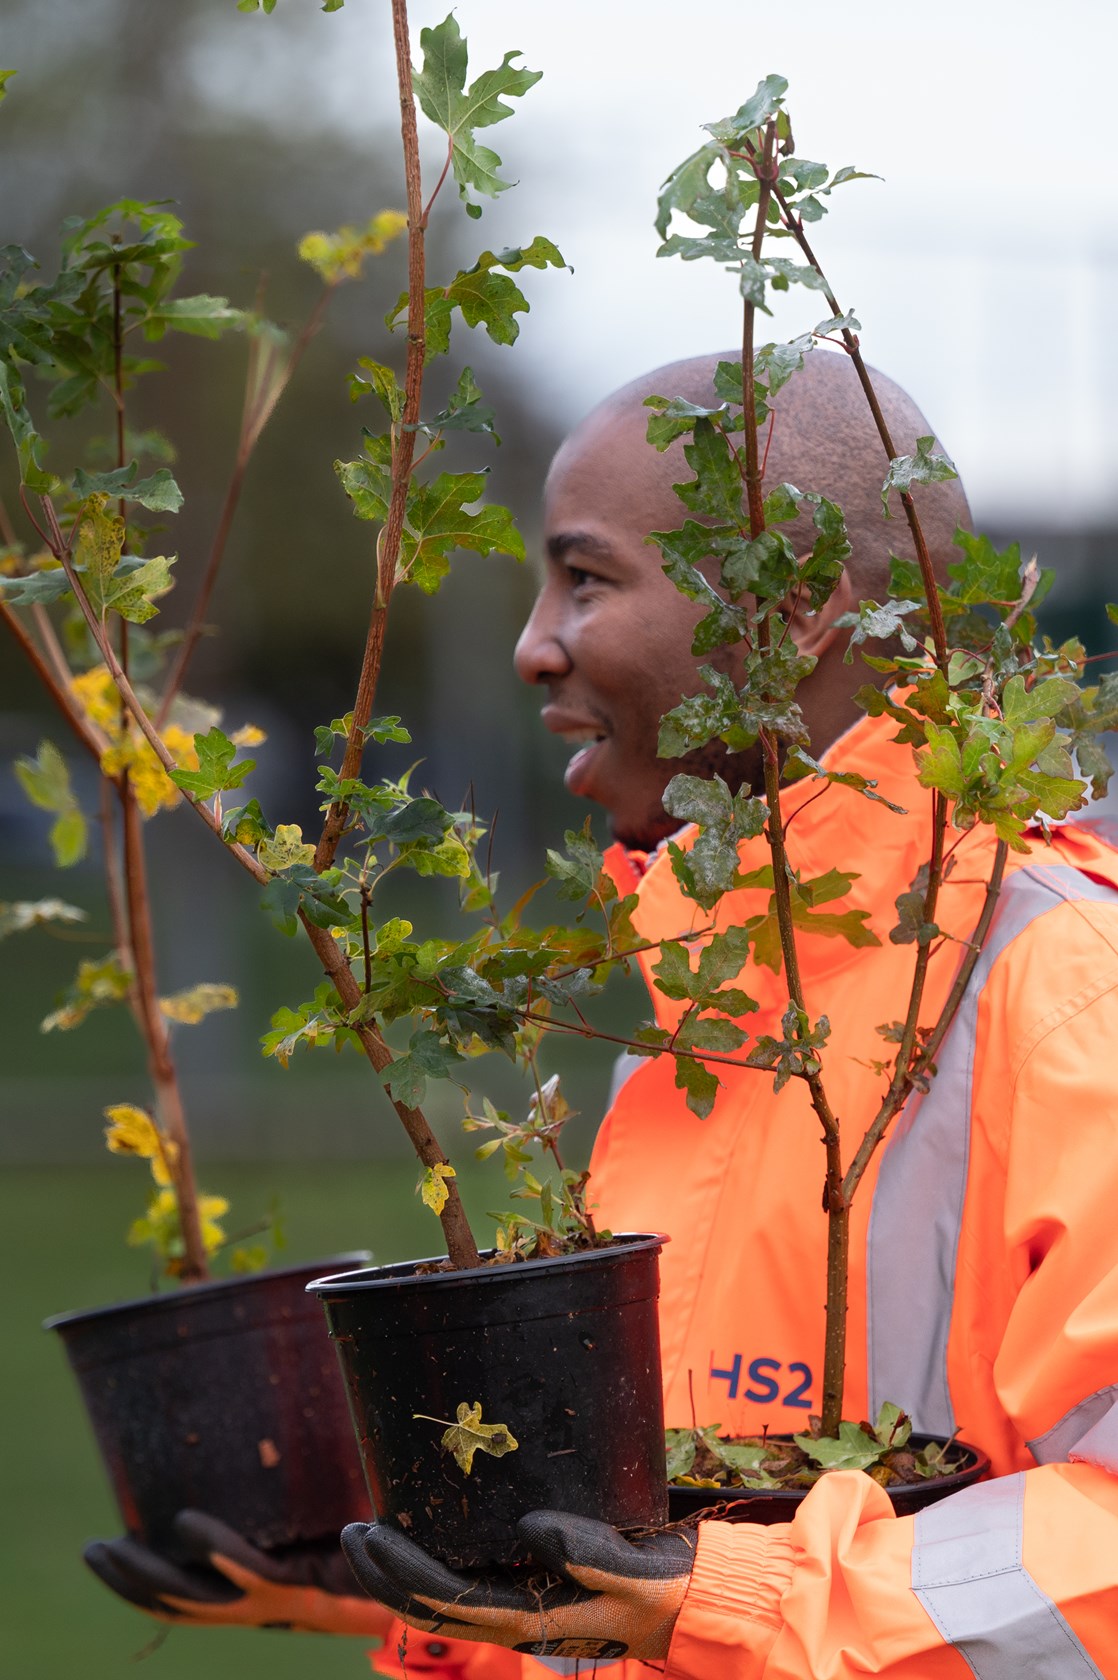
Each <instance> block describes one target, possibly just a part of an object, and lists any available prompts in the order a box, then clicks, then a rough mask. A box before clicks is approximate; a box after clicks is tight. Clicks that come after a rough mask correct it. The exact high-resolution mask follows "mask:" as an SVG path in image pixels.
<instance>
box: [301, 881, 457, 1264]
mask: <svg viewBox="0 0 1118 1680" xmlns="http://www.w3.org/2000/svg"><path fill="white" fill-rule="evenodd" d="M299 919H300V921H301V922H302V924H303V927H304V929H305V930H306V934H307V937H308V939H309V940H310V942H311V945H312V946H313V947H314V951H315V955H316V956H317V957H318V959H319V961H320V962H321V964H322V969H323V973H324V974H325V975H326V977H327V979H328V980H329V981H330V982H331V984H332V985H333V987H334V990H335V991H336V992H337V994H338V997H339V998H340V1000H341V1003H342V1007H343V1008H344V1009H345V1010H346V1011H347V1013H348V1014H350V1015H352V1014H353V1012H354V1011H355V1010H356V1009H357V1008H358V1006H359V1005H360V1003H361V999H362V992H361V988H360V987H359V986H358V984H357V981H356V979H355V978H354V975H353V970H352V969H351V968H350V966H349V962H348V959H347V958H346V956H345V954H344V953H343V952H342V951H341V950H340V949H339V947H338V942H337V940H336V939H334V938H333V937H332V936H331V935H330V934H329V933H328V932H327V931H326V929H324V928H319V927H315V925H314V923H313V922H310V921H308V920H307V918H306V917H305V916H304V915H303V913H302V911H300V913H299ZM349 1024H350V1025H351V1026H352V1029H353V1031H354V1032H355V1033H356V1034H357V1036H358V1038H359V1039H360V1041H361V1048H362V1049H363V1050H364V1052H365V1055H366V1056H367V1057H368V1059H369V1061H370V1062H371V1064H372V1066H373V1069H374V1070H375V1072H376V1073H378V1074H382V1073H384V1072H385V1070H386V1069H387V1068H388V1066H389V1065H390V1063H391V1062H392V1061H393V1059H394V1058H393V1055H392V1052H391V1050H390V1049H389V1048H388V1045H387V1044H386V1043H385V1042H384V1039H383V1037H382V1036H381V1032H380V1029H379V1027H378V1026H377V1025H376V1023H375V1022H373V1021H351V1022H350V1023H349ZM389 1101H390V1102H391V1104H392V1106H393V1108H394V1109H395V1110H396V1113H397V1115H398V1117H399V1119H400V1121H401V1123H402V1125H403V1127H404V1130H405V1132H406V1133H407V1134H408V1137H409V1139H410V1141H411V1145H412V1148H413V1149H414V1150H415V1153H416V1154H417V1155H418V1157H419V1159H420V1161H421V1162H422V1163H423V1165H424V1166H425V1167H434V1166H439V1165H443V1166H445V1165H448V1164H449V1163H448V1162H447V1158H446V1155H445V1154H444V1153H443V1151H442V1149H441V1148H440V1146H439V1142H438V1139H437V1138H436V1137H435V1134H434V1133H433V1132H432V1130H431V1128H430V1126H429V1125H428V1123H427V1119H426V1116H425V1115H424V1114H422V1113H421V1111H420V1110H419V1109H418V1108H409V1107H408V1105H407V1104H406V1103H402V1102H397V1100H396V1098H395V1097H393V1096H392V1095H391V1093H389ZM445 1186H446V1191H447V1199H446V1203H445V1205H444V1207H443V1211H442V1213H440V1215H439V1220H440V1223H441V1224H442V1228H443V1235H444V1237H445V1238H446V1246H447V1253H448V1254H449V1256H450V1258H451V1260H452V1261H453V1262H454V1265H455V1266H456V1267H458V1268H460V1269H462V1270H467V1269H469V1268H471V1267H474V1266H479V1265H480V1264H481V1257H480V1255H479V1254H478V1251H477V1244H476V1242H475V1241H474V1235H473V1232H472V1231H471V1230H470V1225H469V1221H468V1220H467V1218H466V1210H465V1208H464V1207H463V1206H462V1200H461V1197H460V1196H459V1194H458V1187H457V1185H456V1184H455V1182H454V1180H453V1179H447V1180H445Z"/></svg>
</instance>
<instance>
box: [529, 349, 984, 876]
mask: <svg viewBox="0 0 1118 1680" xmlns="http://www.w3.org/2000/svg"><path fill="white" fill-rule="evenodd" d="M731 359H733V358H731V357H728V356H727V357H719V356H704V357H700V358H696V359H694V360H691V361H686V362H675V363H673V364H671V365H670V366H668V367H663V368H659V369H657V370H656V371H655V372H654V373H650V374H648V375H647V376H646V377H645V378H643V379H638V380H636V381H635V382H634V383H633V384H631V385H627V386H625V388H624V389H623V390H621V391H618V392H617V393H616V394H615V395H614V396H612V397H610V398H608V399H607V400H606V401H605V402H604V403H602V404H600V405H599V407H598V408H596V409H595V410H594V411H593V413H591V414H590V415H588V417H587V418H586V419H585V420H584V421H583V422H582V424H581V425H580V426H579V427H577V429H576V430H575V431H574V432H572V434H571V436H570V437H569V438H568V439H567V441H566V442H565V443H564V445H563V447H562V448H561V449H560V451H559V453H558V454H557V455H556V457H555V460H554V462H553V464H552V468H551V471H550V473H549V474H548V480H547V487H546V492H545V497H544V542H545V568H544V576H543V581H542V583H541V586H540V592H539V595H538V596H537V599H536V603H535V606H534V607H533V609H532V613H531V617H530V618H529V620H528V623H527V624H526V625H525V627H524V631H523V634H522V635H521V637H520V641H519V643H518V644H517V652H516V665H517V670H518V671H519V673H520V675H521V676H522V677H523V678H524V680H525V681H526V682H531V683H536V684H539V685H541V686H542V687H544V688H546V690H547V700H546V703H545V705H544V707H543V719H544V722H545V724H546V725H547V727H548V728H549V729H550V730H552V731H553V733H555V734H557V735H560V736H562V738H563V739H564V740H565V741H567V742H568V743H569V744H570V745H571V746H572V747H573V748H574V749H575V750H574V755H573V757H572V758H571V760H570V762H569V764H568V766H567V772H566V784H567V787H568V789H569V790H570V791H571V792H572V793H574V794H577V795H579V796H580V797H582V798H586V799H593V800H596V801H598V802H599V803H600V804H602V805H604V806H605V807H606V809H607V810H608V811H609V813H610V818H611V821H612V825H613V831H614V834H615V835H616V836H617V837H618V838H619V839H621V840H623V841H625V842H626V843H627V844H629V845H632V846H636V847H645V848H647V847H648V846H651V845H653V844H655V843H656V841H658V840H660V839H661V838H663V836H664V835H665V834H670V833H672V832H673V830H674V828H675V827H676V826H677V825H676V822H675V819H674V818H673V817H671V816H670V815H669V814H668V813H667V812H666V811H665V809H664V805H663V795H664V789H665V787H666V786H667V783H668V781H669V780H670V779H671V777H672V776H673V775H675V774H676V773H677V772H679V771H686V772H687V773H689V774H691V775H700V776H711V775H719V776H721V777H723V778H724V780H725V781H726V782H727V783H728V784H729V786H731V787H732V788H734V789H737V788H740V787H743V786H748V785H758V780H759V765H758V760H757V753H756V750H755V749H753V748H748V749H746V750H745V751H744V752H733V753H731V752H730V750H729V748H728V746H727V745H726V744H725V742H723V741H722V740H721V739H715V740H713V741H711V742H708V743H707V745H706V746H700V747H696V748H695V749H694V750H692V751H690V752H687V753H685V754H684V755H683V756H681V757H679V758H662V757H661V756H660V753H659V748H658V742H659V733H660V720H661V718H662V717H663V716H664V715H665V713H667V712H668V711H669V710H671V709H672V708H674V707H676V706H678V705H679V703H680V701H681V700H682V699H684V698H685V697H686V696H690V695H694V694H698V693H700V692H702V690H703V689H704V686H705V678H704V676H703V673H702V667H703V666H704V665H708V664H709V665H712V666H714V668H715V669H716V671H718V672H719V673H721V674H725V675H728V676H730V677H731V678H733V677H735V676H736V673H737V672H738V670H739V669H740V665H741V658H742V647H741V644H740V643H733V644H730V645H722V646H718V647H716V648H714V649H713V650H712V651H711V652H710V653H707V654H696V653H695V652H694V640H695V632H696V627H697V625H698V624H699V622H700V620H701V619H702V617H703V615H704V613H705V612H706V610H707V608H706V605H705V604H704V603H702V602H697V601H695V600H691V599H688V598H687V597H685V596H684V595H683V594H681V593H680V592H679V591H678V590H677V589H676V587H675V584H674V583H673V582H671V580H670V579H669V577H668V576H667V575H666V574H665V571H664V569H663V565H662V557H661V555H660V553H659V552H658V551H657V549H656V548H655V547H654V546H652V545H650V544H649V542H648V536H649V533H650V532H652V531H663V530H667V531H671V530H675V529H677V528H678V527H679V526H680V525H681V524H682V523H683V521H684V517H685V510H684V506H683V504H682V503H681V502H680V500H679V498H678V496H676V494H675V492H674V490H673V488H672V486H673V484H676V483H681V482H683V481H685V480H688V479H690V478H691V477H692V476H693V474H692V473H691V470H690V468H689V467H688V464H687V462H686V460H685V459H684V456H683V447H684V446H683V443H682V441H678V440H677V442H675V443H674V444H672V446H671V447H670V448H669V449H668V450H667V451H666V452H665V453H660V452H658V451H657V450H656V449H654V448H653V447H652V446H651V445H650V444H649V443H648V442H647V439H646V432H647V425H648V419H649V412H650V411H649V410H648V409H647V408H645V407H644V400H645V398H646V397H649V396H664V397H677V396H678V397H683V398H685V399H687V400H688V401H690V402H693V403H696V404H702V405H703V406H714V404H715V396H714V384H713V381H714V374H715V370H716V368H717V365H718V362H719V361H725V360H731ZM876 383H877V385H878V389H879V394H880V400H881V405H882V408H883V410H884V412H885V416H886V419H887V420H888V423H889V426H890V430H891V431H892V434H893V439H894V444H895V447H896V448H897V450H898V451H900V452H902V453H912V452H914V450H915V445H916V439H917V438H918V437H922V436H925V435H927V434H928V433H929V432H930V431H931V428H930V426H928V424H927V422H926V420H925V419H924V417H923V415H922V414H921V413H920V411H919V410H918V409H917V408H916V406H915V405H914V404H913V403H912V402H911V401H910V400H909V398H908V397H906V396H905V394H904V392H903V391H901V390H899V389H898V387H897V386H896V385H894V384H893V383H892V382H891V381H890V380H887V379H879V380H878V381H876ZM773 406H774V410H775V416H776V417H775V421H774V426H773V432H772V436H771V439H770V440H767V441H768V442H769V445H770V446H769V456H768V461H767V465H766V474H765V478H766V484H767V485H768V486H769V487H770V488H771V487H774V486H775V485H777V484H779V483H781V482H786V483H790V484H793V485H795V486H796V488H797V489H798V490H801V491H805V492H807V491H810V492H816V493H819V494H822V495H825V496H827V497H828V498H829V499H830V500H832V501H835V502H837V503H838V504H839V505H840V506H841V507H842V508H843V510H844V513H845V516H846V521H847V528H848V532H849V535H850V541H851V544H852V549H853V553H852V556H851V560H850V562H849V563H848V565H847V568H846V570H845V571H844V573H843V575H842V577H841V578H840V579H839V580H838V583H837V585H836V587H835V590H834V593H833V594H832V595H831V597H830V598H829V600H827V601H826V602H825V603H824V604H822V605H821V606H820V607H819V608H818V609H817V610H812V609H811V607H810V605H809V602H808V600H807V599H802V600H801V599H800V598H799V597H797V599H796V600H795V601H793V602H792V603H790V605H789V607H788V617H787V624H788V631H789V633H790V635H791V636H792V638H793V641H794V643H795V645H796V647H797V649H798V650H799V652H800V654H801V655H802V656H804V657H805V658H806V659H808V660H810V661H811V674H810V676H809V677H808V678H807V680H806V681H805V682H803V683H802V684H801V686H800V688H799V690H798V692H797V703H798V705H799V708H800V712H801V715H802V718H803V723H804V727H805V729H806V732H807V737H808V739H809V741H810V742H811V745H812V749H813V751H814V752H815V753H816V754H819V753H821V752H823V751H824V750H825V749H826V748H827V747H828V746H829V745H830V743H831V742H832V741H834V740H835V739H836V737H837V736H838V735H839V734H840V733H841V732H842V731H843V730H844V729H846V728H848V727H849V726H850V725H851V724H852V723H853V722H855V720H856V719H857V718H858V717H859V716H860V715H861V713H860V712H859V709H858V706H857V703H856V701H855V698H854V696H855V692H856V690H857V689H858V688H859V687H861V686H862V685H863V684H864V683H865V681H866V680H867V667H866V666H865V665H864V664H863V663H862V662H861V661H860V660H855V661H852V662H851V663H850V664H849V665H848V664H846V662H845V660H844V658H843V653H844V650H845V647H846V644H847V641H848V639H849V638H848V635H847V632H846V631H845V630H844V629H842V628H840V627H839V625H838V623H837V622H836V621H837V620H838V619H839V618H841V616H842V615H843V614H844V613H845V612H847V611H849V610H850V609H851V608H854V607H856V606H857V604H858V601H859V599H863V600H865V599H871V598H873V599H878V600H880V599H883V597H884V593H885V583H886V580H887V577H888V560H889V550H890V546H892V547H893V548H894V549H895V551H896V552H897V553H898V554H900V555H903V556H907V555H908V554H909V546H908V529H907V525H906V523H905V521H904V520H903V519H893V520H890V521H888V522H886V521H885V520H883V518H882V514H881V483H882V480H883V478H884V477H885V472H886V466H887V463H886V459H885V452H884V450H883V448H882V445H881V442H880V440H879V438H878V436H877V433H876V430H875V428H874V425H873V422H872V419H871V416H870V414H869V412H868V409H867V407H866V403H865V399H864V397H863V395H862V392H861V389H860V387H859V385H858V382H857V377H856V374H855V371H854V368H853V367H852V366H851V365H850V363H848V361H847V359H846V357H845V356H840V355H833V354H831V353H830V352H828V351H815V352H813V353H812V354H811V355H810V356H808V358H807V360H806V362H805V366H804V369H803V371H802V372H799V373H797V374H795V375H794V376H793V378H792V379H791V381H790V382H789V383H788V384H787V385H785V386H784V387H783V389H782V390H780V391H779V392H778V393H777V395H776V397H775V398H774V399H773ZM920 512H921V520H922V523H923V524H924V526H925V529H926V532H927V536H928V540H929V544H930V546H931V550H932V553H933V557H934V559H935V562H936V563H937V564H938V566H939V567H940V569H941V570H942V568H943V567H944V566H945V564H946V562H947V560H948V559H949V558H950V555H951V552H952V550H951V538H952V535H953V532H954V530H955V526H956V524H957V523H965V522H966V520H967V506H966V501H965V499H964V497H963V494H962V491H961V489H960V488H959V486H958V484H957V483H956V482H948V483H946V484H935V485H932V486H930V487H928V488H927V489H926V490H924V491H922V492H921V495H920ZM782 529H783V530H784V531H785V533H786V534H787V535H788V537H789V539H790V540H791V542H792V544H793V547H794V548H795V550H796V552H797V554H806V553H807V552H809V551H810V549H811V547H812V544H813V541H814V538H815V536H816V532H815V531H814V529H813V527H812V523H811V520H810V517H805V516H804V515H802V514H801V516H800V517H799V519H798V520H797V521H796V523H795V524H791V525H787V526H784V527H782ZM710 575H711V579H712V581H714V577H715V569H714V565H713V562H712V563H711V566H710Z"/></svg>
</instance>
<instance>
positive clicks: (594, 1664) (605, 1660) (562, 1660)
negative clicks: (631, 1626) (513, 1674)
mask: <svg viewBox="0 0 1118 1680" xmlns="http://www.w3.org/2000/svg"><path fill="white" fill-rule="evenodd" d="M624 1660H625V1659H624V1658H623V1657H533V1658H532V1661H533V1662H534V1663H539V1665H540V1667H541V1668H549V1669H550V1670H551V1672H552V1674H576V1675H578V1677H579V1680H590V1677H591V1675H594V1674H607V1673H608V1672H609V1670H610V1669H611V1668H616V1667H617V1665H618V1663H620V1662H623V1661H624Z"/></svg>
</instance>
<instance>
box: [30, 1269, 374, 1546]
mask: <svg viewBox="0 0 1118 1680" xmlns="http://www.w3.org/2000/svg"><path fill="white" fill-rule="evenodd" d="M365 1259H368V1255H367V1254H362V1253H356V1254H344V1255H340V1256H338V1257H337V1258H336V1259H334V1260H326V1261H322V1260H320V1261H318V1262H317V1263H314V1264H306V1265H300V1266H288V1267H284V1268H282V1269H279V1270H276V1271H268V1272H256V1273H252V1274H249V1275H245V1276H242V1277H236V1278H226V1279H222V1280H220V1281H219V1282H213V1283H202V1284H196V1285H193V1286H192V1287H190V1288H184V1289H177V1290H173V1291H170V1292H168V1293H167V1294H163V1295H150V1296H147V1297H146V1298H145V1299H143V1300H139V1301H125V1302H122V1303H120V1304H119V1305H117V1306H111V1307H99V1308H95V1309H93V1310H91V1311H89V1312H73V1313H64V1314H62V1315H61V1316H59V1317H57V1318H50V1319H48V1320H47V1322H46V1325H45V1326H44V1328H46V1329H48V1330H57V1332H58V1334H59V1335H60V1336H61V1337H62V1341H63V1343H64V1345H65V1348H66V1354H67V1357H68V1359H69V1361H70V1364H71V1366H72V1368H73V1370H74V1374H75V1375H76V1377H77V1379H78V1384H79V1386H80V1388H81V1393H82V1399H83V1400H84V1402H85V1407H86V1411H87V1412H88V1414H89V1419H90V1422H91V1424H92V1425H93V1432H94V1435H95V1436H96V1439H97V1444H98V1447H99V1448H100V1451H101V1456H102V1459H103V1460H104V1463H105V1468H106V1470H107V1472H108V1476H109V1481H110V1483H111V1485H112V1490H113V1493H114V1495H115V1497H116V1502H117V1505H118V1506H119V1508H120V1514H121V1517H122V1519H123V1521H124V1525H125V1528H126V1529H127V1531H128V1533H129V1534H131V1535H132V1536H133V1537H134V1538H136V1539H138V1540H141V1541H143V1542H144V1543H145V1544H146V1545H149V1546H152V1547H154V1548H155V1549H156V1550H158V1551H161V1552H164V1553H167V1554H169V1555H171V1556H174V1555H175V1554H176V1550H177V1547H176V1540H175V1534H174V1530H173V1528H172V1523H173V1520H174V1517H175V1515H176V1513H177V1512H179V1511H182V1510H184V1509H187V1508H193V1509H195V1510H199V1511H205V1512H208V1513H209V1514H210V1515H211V1516H215V1517H220V1518H221V1520H222V1521H223V1522H226V1523H228V1524H229V1525H230V1526H231V1527H232V1528H234V1529H236V1530H237V1532H238V1533H239V1534H243V1535H244V1536H245V1537H246V1538H247V1539H248V1540H250V1541H252V1542H253V1544H254V1545H256V1546H260V1547H262V1548H264V1549H265V1550H272V1549H276V1548H279V1547H283V1546H289V1545H292V1544H295V1543H297V1542H301V1541H310V1540H318V1539H321V1538H323V1537H324V1536H329V1537H336V1536H337V1534H338V1531H339V1530H340V1529H341V1528H342V1527H343V1526H344V1524H345V1523H347V1522H349V1521H351V1520H352V1519H353V1518H354V1516H357V1517H360V1516H361V1514H362V1512H367V1511H368V1500H367V1498H366V1494H365V1488H364V1485H363V1480H362V1475H361V1463H360V1459H359V1457H358V1454H357V1453H356V1452H355V1451H354V1447H353V1431H352V1429H351V1427H350V1422H349V1416H348V1410H347V1406H346V1398H345V1388H344V1386H343V1384H342V1381H341V1378H340V1375H339V1372H338V1364H337V1360H336V1359H335V1357H334V1353H333V1349H332V1348H331V1346H330V1338H329V1337H328V1336H327V1334H326V1332H325V1328H324V1326H323V1323H322V1314H321V1313H320V1312H319V1310H318V1308H317V1306H316V1304H315V1303H314V1302H313V1301H311V1300H308V1299H307V1295H306V1285H307V1283H308V1281H309V1280H310V1279H311V1278H314V1277H318V1276H320V1275H321V1273H322V1270H323V1267H324V1266H330V1265H355V1264H358V1263H359V1262H360V1261H362V1260H365Z"/></svg>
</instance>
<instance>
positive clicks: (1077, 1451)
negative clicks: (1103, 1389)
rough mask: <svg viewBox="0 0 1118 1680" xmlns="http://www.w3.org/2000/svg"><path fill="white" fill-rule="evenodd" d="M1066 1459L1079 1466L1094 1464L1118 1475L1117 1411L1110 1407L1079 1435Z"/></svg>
mask: <svg viewBox="0 0 1118 1680" xmlns="http://www.w3.org/2000/svg"><path fill="white" fill-rule="evenodd" d="M1068 1457H1069V1458H1072V1459H1074V1460H1075V1461H1076V1462H1077V1463H1079V1464H1094V1465H1097V1466H1098V1468H1099V1469H1100V1470H1109V1471H1110V1472H1111V1474H1112V1475H1118V1409H1116V1408H1115V1407H1113V1406H1112V1407H1111V1408H1110V1410H1109V1412H1107V1413H1106V1414H1105V1415H1104V1416H1103V1417H1101V1418H1100V1419H1099V1421H1098V1423H1096V1424H1094V1425H1093V1426H1092V1427H1091V1428H1090V1429H1088V1431H1087V1433H1086V1434H1085V1435H1081V1436H1080V1438H1079V1440H1078V1441H1077V1442H1076V1443H1075V1445H1074V1446H1073V1447H1071V1448H1070V1449H1069V1452H1068Z"/></svg>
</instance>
